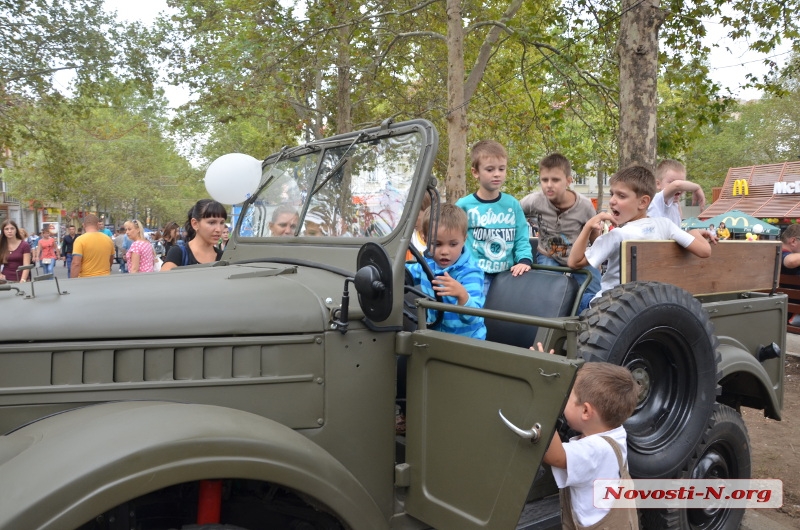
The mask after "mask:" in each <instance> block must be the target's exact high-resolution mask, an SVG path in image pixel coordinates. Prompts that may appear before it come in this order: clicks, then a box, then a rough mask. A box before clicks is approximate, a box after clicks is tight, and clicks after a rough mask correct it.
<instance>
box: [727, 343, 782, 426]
mask: <svg viewBox="0 0 800 530" xmlns="http://www.w3.org/2000/svg"><path fill="white" fill-rule="evenodd" d="M719 350H720V353H721V360H720V363H719V368H720V372H721V373H722V377H721V379H720V385H721V386H722V396H721V398H722V399H721V400H722V401H723V402H727V401H730V402H731V404H732V405H736V404H737V402H741V403H743V404H744V405H746V406H748V407H753V408H763V409H764V415H765V416H766V417H768V418H772V419H775V420H780V419H781V409H782V408H783V385H774V384H773V383H772V380H771V379H770V377H769V374H768V373H767V371H766V370H765V369H764V367H763V366H761V363H760V362H758V359H756V358H755V357H753V356H752V355H751V354H750V353H749V352H747V351H745V350H743V349H741V348H737V347H736V346H733V345H727V344H722V345H720V347H719ZM780 362H781V363H782V362H783V358H782V357H781V359H780ZM754 389H758V392H754ZM728 398H731V399H728Z"/></svg>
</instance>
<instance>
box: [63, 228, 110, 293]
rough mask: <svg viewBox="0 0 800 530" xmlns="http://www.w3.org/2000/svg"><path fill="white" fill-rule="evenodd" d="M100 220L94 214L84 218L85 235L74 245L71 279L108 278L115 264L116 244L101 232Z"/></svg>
mask: <svg viewBox="0 0 800 530" xmlns="http://www.w3.org/2000/svg"><path fill="white" fill-rule="evenodd" d="M99 223H100V219H98V218H97V216H96V215H94V214H89V215H87V216H85V217H84V218H83V229H84V232H85V233H84V234H83V235H82V236H80V237H78V238H77V239H75V242H74V243H73V245H72V271H71V275H70V277H71V278H86V277H88V276H107V275H109V274H111V264H112V263H114V242H113V241H112V240H111V238H110V237H108V236H107V235H105V234H104V233H102V232H99V231H98V230H99V226H98V225H99Z"/></svg>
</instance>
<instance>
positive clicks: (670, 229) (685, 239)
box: [586, 217, 694, 298]
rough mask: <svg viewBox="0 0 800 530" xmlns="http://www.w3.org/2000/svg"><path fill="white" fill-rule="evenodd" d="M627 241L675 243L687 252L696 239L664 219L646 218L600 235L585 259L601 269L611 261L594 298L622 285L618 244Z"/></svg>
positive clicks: (587, 251) (588, 250) (587, 250)
mask: <svg viewBox="0 0 800 530" xmlns="http://www.w3.org/2000/svg"><path fill="white" fill-rule="evenodd" d="M627 239H635V240H641V239H674V240H675V241H676V242H677V243H678V244H679V245H680V246H682V247H683V248H686V247H688V246H689V245H691V244H692V241H694V236H693V235H691V234H689V233H687V232H684V231H683V230H681V229H680V227H679V226H678V225H676V224H674V223H673V222H672V221H670V220H669V219H665V218H663V217H645V218H643V219H639V220H637V221H631V222H629V223H626V224H625V225H623V226H618V227H617V228H614V229H613V230H611V231H609V232H608V233H607V234H603V235H601V236H600V237H598V238H597V239H595V240H594V243H592V246H591V247H589V248H588V249H586V259H587V260H588V261H589V265H591V266H592V267H595V268H599V267H600V265H602V264H603V262H604V261H606V260H608V267H607V268H606V273H605V274H603V277H602V278H601V280H600V291H599V292H598V293H597V294H596V295H595V298H597V297H598V296H600V295H601V294H603V292H604V291H607V290H609V289H611V288H613V287H615V286H617V285H619V269H620V249H619V244H620V243H621V242H622V241H625V240H627Z"/></svg>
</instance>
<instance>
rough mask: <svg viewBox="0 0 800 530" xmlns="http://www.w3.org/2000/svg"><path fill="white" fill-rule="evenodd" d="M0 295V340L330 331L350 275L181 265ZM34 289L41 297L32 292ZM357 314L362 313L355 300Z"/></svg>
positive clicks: (301, 269) (280, 267)
mask: <svg viewBox="0 0 800 530" xmlns="http://www.w3.org/2000/svg"><path fill="white" fill-rule="evenodd" d="M58 285H59V286H60V289H61V291H62V293H63V294H61V295H59V294H58V291H57V289H56V282H55V281H54V280H46V281H37V282H34V283H33V284H31V283H25V284H14V286H15V287H18V288H19V289H20V290H21V293H22V295H19V294H16V293H15V292H14V291H13V290H12V291H6V292H0V313H2V314H3V315H5V316H6V318H3V319H0V342H17V341H36V342H39V341H53V340H85V339H102V338H110V339H124V338H142V337H153V338H158V337H186V336H190V337H201V336H209V337H212V336H232V335H233V336H235V335H262V334H278V333H279V334H288V333H314V332H320V331H323V330H326V329H328V327H329V325H328V322H329V320H330V310H331V308H333V307H337V306H338V305H339V304H340V302H341V296H342V286H343V285H344V278H343V277H342V276H340V275H338V274H334V273H333V272H329V271H326V270H321V269H317V268H312V267H298V266H291V265H282V264H274V263H272V264H270V263H256V264H247V265H227V266H223V265H221V264H220V266H214V267H211V266H199V267H181V268H178V269H174V270H171V271H167V272H152V273H142V274H113V275H111V276H103V277H97V278H74V279H69V280H60V281H59V282H58ZM32 289H35V297H31V292H32ZM353 305H355V306H356V307H355V308H354V309H355V314H354V315H353V316H355V317H356V318H358V317H359V313H360V311H359V310H358V307H357V304H353Z"/></svg>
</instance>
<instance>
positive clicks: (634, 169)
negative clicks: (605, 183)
mask: <svg viewBox="0 0 800 530" xmlns="http://www.w3.org/2000/svg"><path fill="white" fill-rule="evenodd" d="M617 182H619V183H621V184H625V185H626V186H628V187H629V188H630V189H631V191H633V192H634V193H635V194H636V196H637V197H643V196H645V195H647V196H648V197H650V198H651V199H652V198H653V197H655V195H656V178H655V177H654V176H653V173H652V172H651V171H650V170H649V169H647V168H646V167H643V166H631V167H628V168H625V169H623V170H622V171H617V172H616V173H614V175H612V176H611V180H609V184H611V185H614V184H616V183H617Z"/></svg>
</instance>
